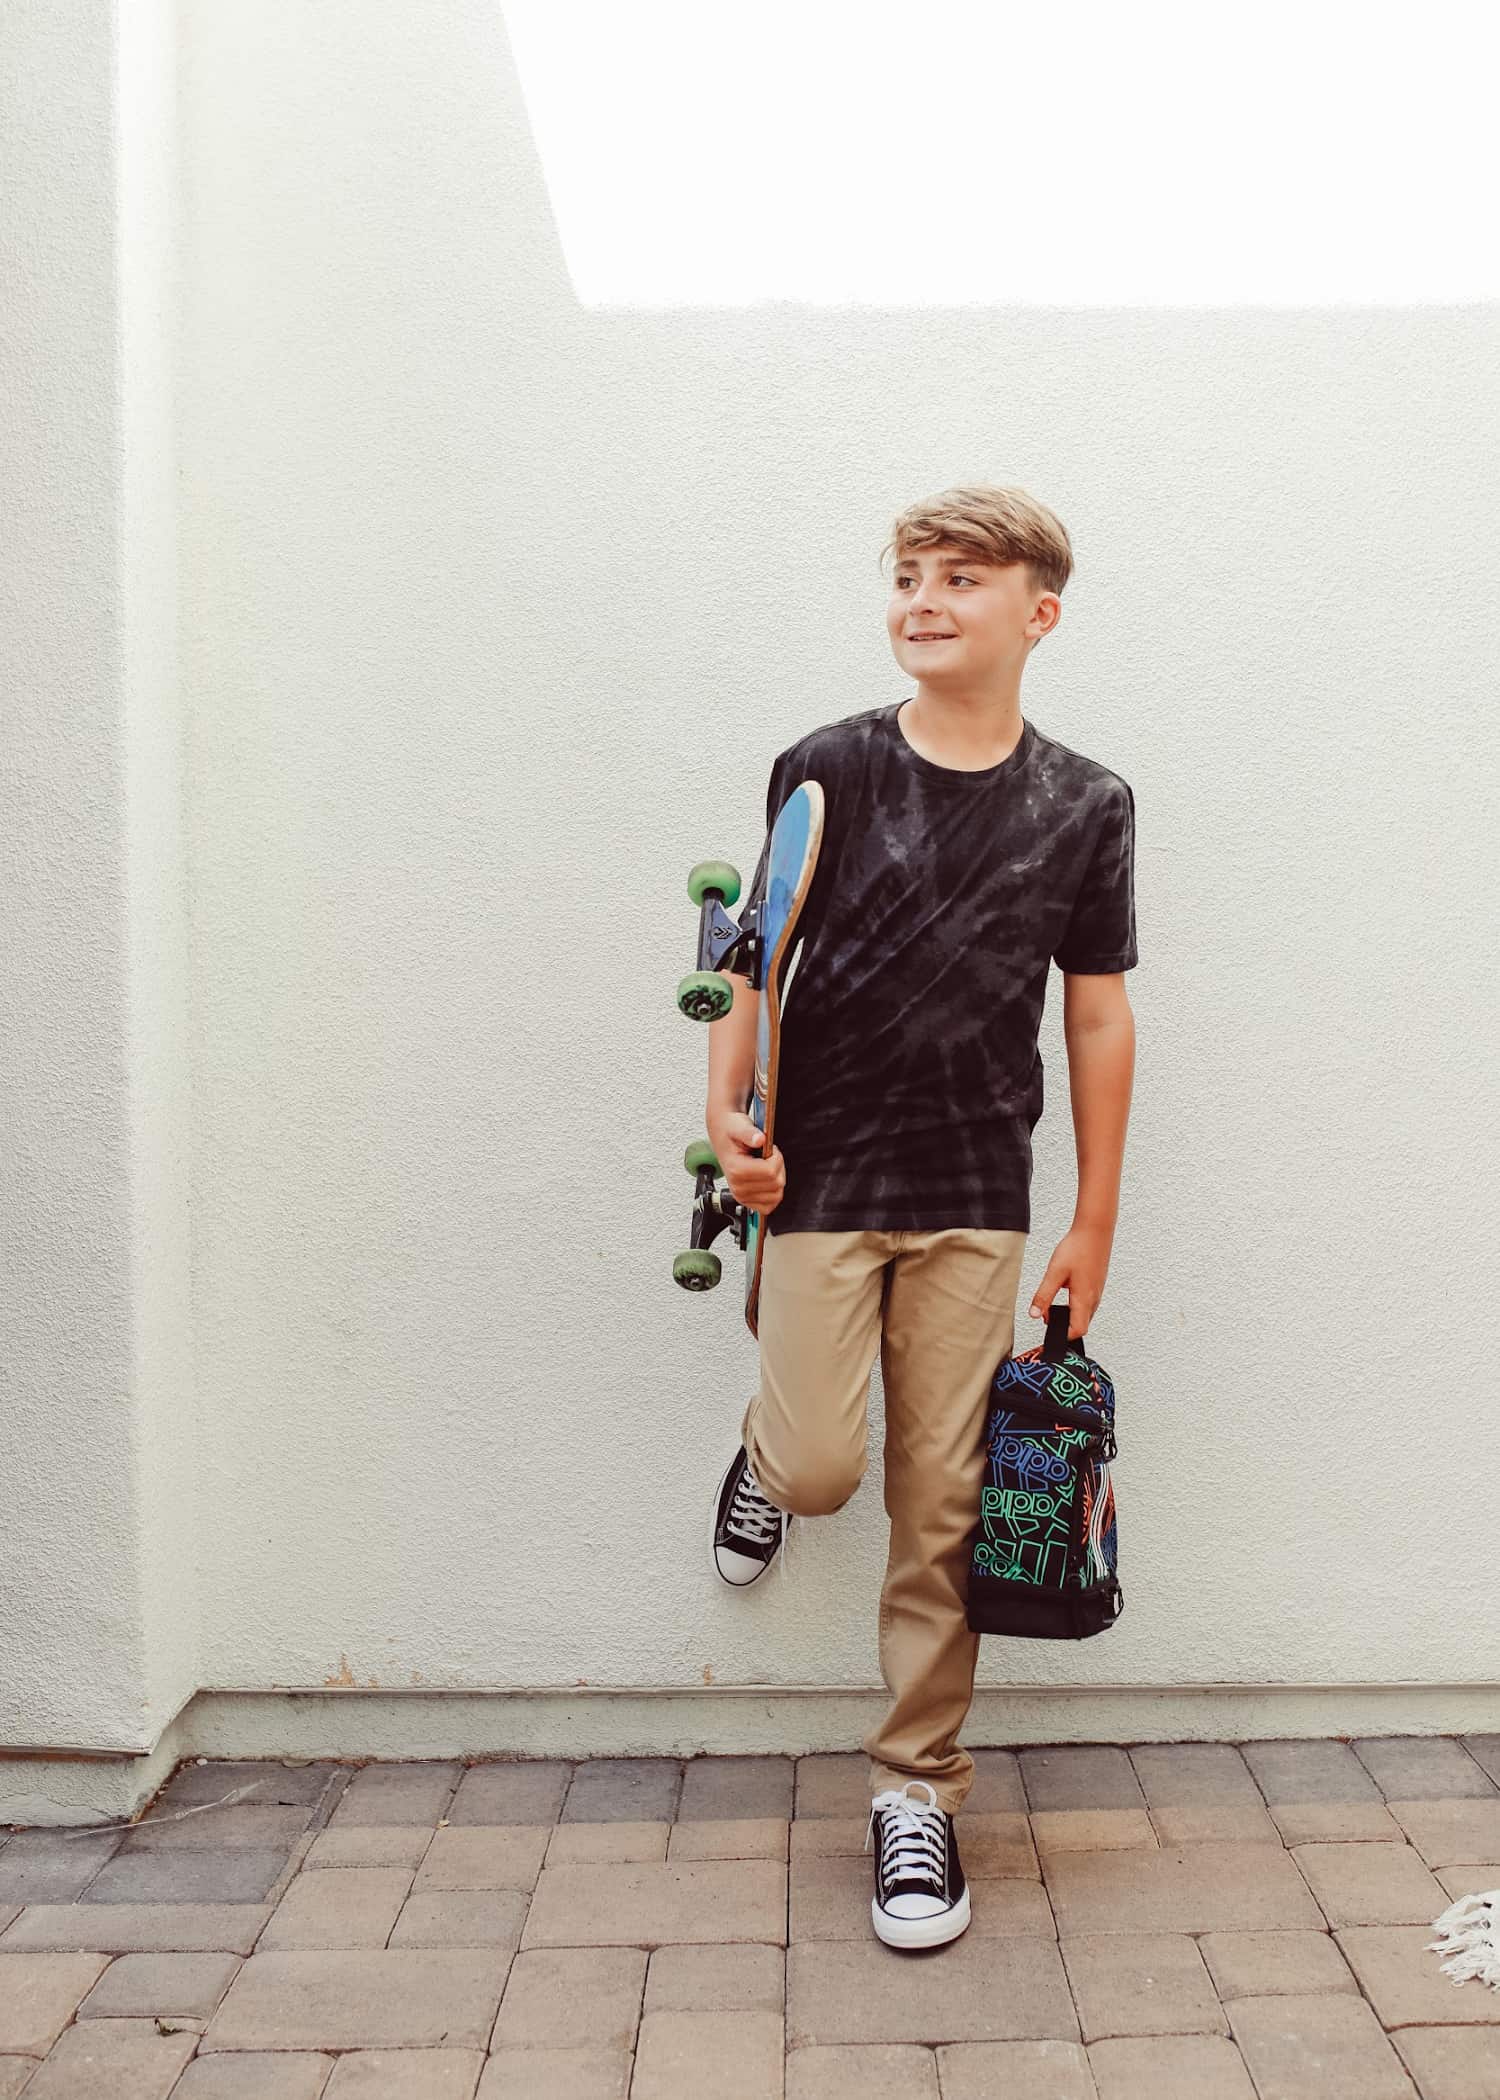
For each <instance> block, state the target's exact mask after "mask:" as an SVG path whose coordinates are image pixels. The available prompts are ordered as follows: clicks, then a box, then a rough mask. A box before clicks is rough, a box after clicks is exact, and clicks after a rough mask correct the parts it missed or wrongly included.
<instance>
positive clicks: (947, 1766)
mask: <svg viewBox="0 0 1500 2100" xmlns="http://www.w3.org/2000/svg"><path fill="white" fill-rule="evenodd" d="M890 546H891V548H892V549H893V551H894V554H895V557H896V562H895V568H894V570H893V574H892V584H891V596H890V600H889V603H888V606H887V613H886V622H887V627H888V630H889V634H890V641H891V647H892V649H893V650H894V652H895V656H896V661H897V662H898V663H899V664H900V666H901V667H902V670H903V671H904V672H906V673H907V675H908V676H910V677H913V678H914V679H915V680H916V691H915V693H914V694H913V695H912V696H911V697H909V698H907V699H906V700H904V701H902V702H896V703H892V704H890V705H888V706H884V707H875V708H870V709H867V710H864V711H863V712H861V713H857V714H853V715H848V716H846V717H844V719H843V720H841V721H837V722H832V723H828V724H826V725H824V726H823V727H821V728H816V729H813V730H811V731H809V733H808V734H807V735H805V736H804V737H802V738H801V739H799V741H797V742H796V743H794V744H792V745H790V746H789V747H788V748H787V749H786V750H785V751H783V752H781V753H780V754H779V755H778V757H777V759H776V761H775V763H774V765H773V767H772V772H771V782H770V789H769V792H768V795H767V798H766V825H767V831H768V832H769V830H770V827H771V825H772V824H774V822H775V820H776V816H777V814H778V812H779V810H780V808H781V805H782V803H783V802H784V801H785V800H786V798H787V796H788V795H789V794H790V793H791V791H792V789H793V788H794V787H795V786H796V785H797V783H798V782H799V781H801V780H807V779H811V780H818V781H820V782H821V783H822V785H823V789H824V793H825V797H826V814H825V820H824V822H825V828H824V835H823V844H822V850H821V853H820V856H819V861H818V867H817V871H816V873H815V875H814V878H813V882H812V886H811V889H810V891H809V894H808V898H807V901H806V903H805V905H804V907H803V920H802V923H801V926H800V927H799V934H800V936H801V939H802V953H801V955H800V957H799V958H798V959H797V962H796V968H795V984H794V988H793V989H792V991H791V993H790V996H789V999H788V1002H787V1008H786V1013H785V1015H784V1018H783V1023H782V1048H781V1076H780V1082H779V1087H778V1094H777V1108H776V1139H777V1142H776V1144H775V1145H774V1146H773V1148H772V1150H771V1153H770V1156H769V1157H768V1158H762V1157H760V1155H759V1153H758V1152H757V1150H756V1147H757V1146H759V1145H760V1144H761V1143H762V1135H761V1133H760V1132H759V1131H758V1130H757V1129H756V1126H755V1124H754V1123H753V1122H752V1120H751V1118H750V1116H749V1115H748V1114H747V1113H746V1112H745V1110H746V1103H747V1101H748V1099H749V1095H750V1090H751V1084H752V1079H753V1072H754V1059H755V1024H756V1000H755V997H754V995H753V994H752V993H751V992H750V988H749V980H748V978H745V977H741V978H738V979H736V980H735V994H736V996H735V1003H734V1006H733V1008H732V1009H731V1011H730V1012H729V1013H728V1014H727V1015H725V1017H724V1018H723V1019H722V1020H720V1021H716V1022H714V1023H713V1024H712V1026H711V1028H710V1030H709V1085H708V1106H707V1113H706V1118H705V1121H706V1126H707V1130H708V1136H709V1139H710V1141H711V1142H712V1144H713V1146H714V1149H715V1151H716V1152H717V1154H718V1157H719V1159H720V1161H721V1162H722V1163H723V1168H724V1174H725V1179H726V1180H727V1182H728V1184H729V1187H730V1191H731V1193H732V1194H733V1195H734V1196H735V1197H737V1198H738V1200H739V1201H740V1202H742V1203H745V1204H748V1205H750V1206H751V1207H752V1208H754V1209H757V1210H759V1211H760V1212H761V1213H762V1215H763V1216H764V1217H765V1219H766V1224H765V1232H766V1245H765V1252H764V1257H763V1268H762V1275H761V1295H760V1311H759V1340H760V1387H759V1390H758V1391H757V1392H756V1394H755V1395H754V1397H753V1398H752V1399H751V1401H750V1403H749V1406H748V1407H747V1408H746V1410H745V1415H744V1420H743V1422H742V1424H741V1448H740V1449H739V1450H738V1451H737V1452H736V1453H735V1456H734V1458H733V1460H732V1461H731V1463H730V1465H729V1468H728V1470H727V1472H726V1473H725V1475H724V1477H723V1480H722V1482H721V1483H720V1487H719V1493H718V1498H717V1503H716V1506H715V1528H714V1534H713V1544H714V1560H715V1565H716V1567H717V1568H718V1571H719V1573H720V1574H721V1575H722V1576H723V1577H724V1578H725V1579H726V1580H727V1581H729V1582H733V1583H736V1584H741V1585H743V1584H745V1583H747V1582H751V1581H754V1580H755V1579H756V1578H757V1577H758V1576H759V1575H761V1574H762V1573H763V1572H764V1571H765V1569H766V1568H767V1567H768V1566H769V1565H770V1562H771V1560H772V1558H773V1557H774V1555H775V1553H776V1551H777V1549H778V1547H779V1546H780V1545H781V1544H782V1541H783V1539H784V1537H785V1536H786V1534H787V1530H788V1527H789V1525H790V1523H791V1518H792V1515H793V1514H794V1513H795V1514H796V1515H799V1516H813V1515H820V1514H824V1513H826V1512H829V1511H832V1510H835V1509H839V1508H841V1507H842V1506H843V1504H844V1503H845V1502H847V1501H848V1499H849V1497H850V1496H851V1495H852V1494H853V1493H854V1490H855V1488H856V1487H857V1486H858V1484H859V1481H860V1478H861V1476H862V1474H863V1472H864V1470H865V1464H866V1457H867V1453H866V1404H867V1393H868V1381H869V1375H870V1370H871V1367H872V1364H873V1361H874V1357H875V1352H876V1348H877V1345H878V1347H879V1350H880V1359H881V1369H882V1382H883V1386H884V1391H885V1464H884V1471H885V1480H884V1496H885V1507H886V1511H887V1514H888V1515H889V1518H890V1546H889V1555H888V1560H887V1565H886V1573H885V1582H884V1587H883V1589H882V1592H881V1600H880V1622H879V1650H880V1669H881V1675H882V1677H883V1679H884V1681H885V1684H886V1688H887V1690H888V1691H889V1692H890V1693H891V1695H892V1704H891V1707H890V1710H889V1712H888V1713H887V1715H886V1717H885V1719H884V1721H882V1722H881V1724H880V1725H879V1727H877V1728H875V1729H873V1730H872V1731H871V1733H870V1734H869V1735H868V1736H866V1737H865V1739H864V1742H863V1744H862V1746H861V1747H862V1748H863V1749H864V1750H865V1751H867V1752H868V1754H869V1757H870V1760H871V1766H870V1785H871V1793H872V1799H871V1808H870V1824H869V1828H868V1829H867V1831H866V1835H865V1842H866V1847H867V1848H868V1846H869V1844H870V1840H871V1836H872V1834H875V1833H877V1832H878V1842H877V1844H876V1848H875V1894H874V1896H873V1898H872V1901H871V1918H872V1921H873V1923H874V1927H875V1931H876V1933H877V1934H878V1935H879V1937H880V1938H881V1939H882V1940H884V1941H886V1942H887V1943H888V1944H889V1945H893V1946H904V1947H916V1946H933V1945H936V1944H938V1943H940V1942H942V1941H945V1940H949V1939H952V1938H954V1937H956V1936H957V1934H959V1933H961V1932H962V1931H963V1930H964V1929H965V1927H966V1926H967V1925H968V1923H969V1892H968V1888H967V1886H966V1884H965V1881H964V1875H963V1869H962V1866H961V1864H960V1861H959V1856H958V1842H957V1837H956V1835H955V1830H954V1816H955V1814H956V1812H957V1810H958V1808H959V1807H960V1806H961V1804H962V1802H963V1800H964V1797H965V1796H966V1794H967V1793H968V1791H969V1787H970V1785H971V1783H972V1780H973V1775H974V1764H973V1759H972V1758H971V1757H970V1756H969V1754H968V1752H967V1751H965V1750H963V1749H961V1748H960V1747H959V1745H958V1740H957V1738H958V1731H959V1728H960V1726H961V1725H962V1723H963V1720H964V1717H965V1715H966V1714H967V1712H968V1709H969V1705H970V1703H971V1700H972V1696H973V1689H974V1666H975V1662H976V1660H977V1657H978V1649H979V1636H978V1634H977V1633H973V1632H971V1631H970V1630H969V1627H968V1625H967V1621H966V1597H967V1573H968V1570H967V1553H966V1548H967V1546H968V1542H969V1539H970V1535H971V1533H972V1529H973V1526H974V1524H975V1522H976V1519H977V1514H978V1508H979V1490H980V1484H981V1478H982V1474H983V1469H984V1457H985V1453H984V1432H985V1421H986V1414H987V1402H988V1396H989V1387H990V1381H991V1379H992V1377H993V1375H994V1371H995V1368H996V1365H997V1364H998V1363H999V1362H1000V1361H1001V1359H1002V1358H1003V1357H1005V1356H1007V1355H1009V1354H1010V1353H1011V1349H1012V1344H1013V1341H1014V1337H1015V1305H1016V1289H1017V1285H1018V1281H1019V1278H1020V1273H1021V1264H1022V1259H1023V1256H1024V1252H1025V1247H1026V1240H1027V1235H1028V1234H1029V1232H1030V1228H1031V1206H1030V1187H1031V1133H1032V1130H1033V1129H1034V1128H1035V1126H1036V1124H1037V1122H1038V1120H1039V1119H1040V1116H1041V1113H1042V1063H1041V1058H1040V1056H1039V1054H1038V1050H1037V1039H1038V1032H1039V1028H1040V1023H1041V1016H1042V1010H1043V1005H1044V1001H1045V996H1046V986H1047V970H1048V964H1049V962H1050V961H1053V960H1055V961H1056V962H1057V964H1058V967H1059V968H1060V969H1061V970H1062V972H1063V1026H1064V1034H1065V1038H1066V1042H1067V1051H1068V1069H1069V1082H1070V1089H1071V1094H1072V1107H1073V1120H1074V1127H1075V1134H1076V1141H1077V1151H1078V1176H1079V1181H1078V1200H1077V1205H1076V1208H1075V1210H1074V1215H1073V1223H1072V1227H1071V1229H1070V1230H1069V1231H1068V1232H1067V1234H1066V1235H1065V1236H1064V1237H1063V1239H1062V1240H1061V1241H1060V1242H1059V1243H1058V1245H1057V1247H1056V1249H1055V1251H1054V1253H1053V1255H1052V1259H1051V1261H1050V1262H1049V1263H1048V1265H1047V1268H1046V1270H1045V1272H1044V1273H1043V1275H1042V1278H1041V1282H1040V1284H1039V1285H1038V1287H1037V1290H1036V1294H1035V1296H1034V1298H1033V1299H1032V1301H1031V1304H1030V1311H1031V1315H1032V1317H1033V1318H1034V1319H1042V1320H1045V1318H1046V1315H1047V1310H1048V1308H1049V1306H1050V1305H1051V1302H1052V1300H1053V1298H1054V1297H1055V1296H1056V1294H1057V1293H1058V1292H1059V1291H1060V1290H1066V1292H1067V1294H1068V1304H1069V1308H1070V1314H1071V1317H1070V1320H1069V1334H1070V1336H1075V1337H1076V1336H1081V1335H1082V1334H1084V1333H1085V1331H1086V1330H1087V1327H1088V1324H1089V1321H1090V1320H1091V1319H1092V1317H1093V1314H1094V1311H1095V1309H1096V1307H1097V1306H1098V1303H1099V1300H1100V1297H1101V1295H1102V1293H1103V1289H1104V1278H1105V1272H1106V1270H1107V1268H1108V1266H1109V1252H1110V1243H1111V1240H1112V1238H1113V1236H1114V1227H1115V1219H1116V1213H1117V1209H1118V1202H1119V1185H1120V1164H1121V1159H1122V1156H1123V1152H1124V1144H1125V1125H1126V1119H1127V1117H1128V1114H1129V1107H1130V1090H1131V1083H1132V1077H1133V1070H1134V1059H1135V1023H1134V1019H1133V1016H1132V1014H1131V1010H1130V1005H1129V1002H1128V999H1127V997H1126V993H1125V981H1124V974H1123V973H1124V972H1125V971H1126V970H1129V969H1133V968H1134V967H1135V963H1136V940H1135V899H1134V820H1135V798H1134V795H1133V794H1132V792H1131V789H1130V788H1129V786H1128V785H1127V784H1126V782H1125V781H1124V780H1122V779H1121V778H1120V776H1119V775H1118V774H1117V773H1113V772H1111V771H1109V770H1108V769H1107V768H1106V767H1104V766H1102V765H1100V764H1097V763H1096V762H1095V761H1093V760H1092V759H1088V758H1084V757H1081V756H1080V755H1079V754H1078V753H1077V752H1074V751H1071V750H1069V749H1068V748H1067V747H1066V746H1065V745H1063V744H1059V743H1056V742H1054V741H1053V740H1052V739H1051V738H1050V737H1048V736H1045V735H1043V733H1042V732H1041V731H1040V730H1039V729H1037V728H1036V727H1035V725H1034V724H1033V723H1031V722H1030V721H1027V720H1026V719H1025V718H1023V716H1022V714H1021V705H1020V691H1021V675H1022V672H1023V671H1024V669H1025V667H1026V661H1027V658H1028V657H1029V655H1030V653H1031V651H1032V649H1033V648H1035V646H1036V644H1037V642H1038V641H1040V639H1041V637H1042V636H1043V635H1044V634H1047V633H1050V631H1051V630H1052V629H1053V628H1054V627H1055V626H1056V625H1057V622H1058V619H1059V617H1060V614H1061V609H1062V608H1061V604H1060V601H1059V597H1058V593H1059V592H1060V591H1061V590H1062V589H1063V586H1064V585H1065V584H1066V582H1067V580H1068V577H1069V575H1070V574H1071V572H1072V566H1073V561H1072V547H1071V544H1070V542H1069V539H1068V535H1067V533H1066V531H1065V530H1064V528H1063V525H1062V523H1061V521H1060V520H1059V519H1058V518H1057V517H1056V516H1054V514H1053V513H1052V512H1051V511H1050V510H1048V509H1046V507H1045V506H1044V505H1042V504H1040V503H1037V502H1035V501H1034V500H1033V499H1032V498H1031V497H1029V496H1028V495H1026V493H1025V492H1024V491H1023V490H1020V489H1013V488H993V487H960V488H953V489H948V490H945V491H944V492H943V493H942V494H941V495H939V496H936V497H934V498H932V499H931V500H930V501H928V502H924V503H918V504H915V505H913V506H912V507H911V508H910V509H908V510H906V511H904V512H903V513H902V514H901V515H900V516H899V517H898V518H897V520H896V524H895V531H894V535H893V538H892V541H891V542H890ZM929 637H931V638H930V639H929ZM765 873H766V853H765V851H764V850H763V851H762V854H761V859H760V864H759V866H758V867H757V869H756V873H755V877H754V880H753V881H752V884H751V887H750V890H749V892H748V895H747V897H746V903H747V904H748V903H750V902H752V901H754V900H755V899H757V898H758V897H760V896H761V895H763V894H764V882H765ZM795 938H796V937H795V936H794V942H795ZM784 1567H785V1560H784V1558H783V1569H784Z"/></svg>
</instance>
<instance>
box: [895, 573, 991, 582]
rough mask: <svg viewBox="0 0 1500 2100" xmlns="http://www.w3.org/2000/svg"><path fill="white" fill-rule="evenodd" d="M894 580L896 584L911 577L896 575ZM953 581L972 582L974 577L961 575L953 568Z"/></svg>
mask: <svg viewBox="0 0 1500 2100" xmlns="http://www.w3.org/2000/svg"><path fill="white" fill-rule="evenodd" d="M896 581H897V583H898V584H901V583H910V582H911V581H912V579H911V577H910V576H898V577H897V578H896ZM953 581H954V582H955V583H972V582H973V581H974V579H973V577H972V576H964V575H961V574H959V573H958V572H957V571H956V570H955V572H954V576H953Z"/></svg>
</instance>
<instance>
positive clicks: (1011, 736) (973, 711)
mask: <svg viewBox="0 0 1500 2100" xmlns="http://www.w3.org/2000/svg"><path fill="white" fill-rule="evenodd" d="M896 727H897V728H898V729H899V730H900V731H901V734H902V735H903V736H904V737H905V738H906V741H907V742H908V743H909V744H910V745H911V747H912V749H913V750H914V751H915V752H916V753H917V756H918V757H919V758H926V759H930V760H931V761H932V763H933V764H934V765H935V766H950V767H952V768H953V770H954V771H955V772H960V773H981V772H983V771H984V770H985V769H986V768H987V767H989V766H998V765H999V764H1000V763H1001V761H1002V760H1004V759H1007V758H1009V756H1010V754H1011V753H1012V751H1014V750H1015V748H1016V746H1017V744H1019V743H1020V741H1021V735H1022V732H1023V731H1024V729H1025V727H1026V724H1025V721H1024V719H1023V717H1022V714H1021V694H1020V689H1019V687H1018V688H1017V689H1016V691H1015V692H1013V693H982V694H966V695H956V694H942V693H933V692H931V691H929V690H927V689H926V688H925V687H923V686H921V685H919V686H918V687H917V690H916V692H915V694H914V695H913V696H912V698H911V699H910V700H907V701H904V702H903V703H902V705H901V706H900V707H899V708H898V709H897V711H896Z"/></svg>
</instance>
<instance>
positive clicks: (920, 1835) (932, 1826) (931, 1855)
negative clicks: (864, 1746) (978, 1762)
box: [864, 1779, 948, 1889]
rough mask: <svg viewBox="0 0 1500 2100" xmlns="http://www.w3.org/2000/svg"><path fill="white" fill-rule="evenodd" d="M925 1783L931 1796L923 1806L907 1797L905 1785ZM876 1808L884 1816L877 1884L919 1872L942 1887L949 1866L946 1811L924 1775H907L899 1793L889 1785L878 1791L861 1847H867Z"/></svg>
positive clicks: (917, 1874) (901, 1878)
mask: <svg viewBox="0 0 1500 2100" xmlns="http://www.w3.org/2000/svg"><path fill="white" fill-rule="evenodd" d="M914 1786H925V1787H926V1788H927V1791H928V1793H929V1794H930V1795H931V1796H932V1800H931V1804H930V1805H929V1806H927V1807H925V1808H924V1807H923V1806H922V1805H921V1804H920V1803H918V1802H914V1801H911V1800H909V1799H908V1798H907V1787H914ZM877 1808H878V1809H879V1810H880V1811H881V1813H882V1814H883V1815H884V1817H885V1822H884V1825H883V1826H882V1829H881V1849H880V1885H881V1887H882V1888H889V1887H890V1886H891V1884H892V1883H893V1882H896V1881H905V1880H907V1879H908V1878H909V1877H912V1876H920V1878H921V1879H922V1880H923V1881H930V1882H931V1883H932V1884H933V1887H934V1888H936V1889H941V1888H942V1886H943V1877H944V1874H945V1873H946V1872H947V1866H948V1836H947V1830H946V1827H945V1825H944V1821H943V1818H944V1813H945V1811H944V1810H942V1809H941V1808H939V1807H938V1798H937V1791H936V1789H935V1788H934V1787H932V1786H931V1785H929V1783H928V1782H927V1780H925V1779H909V1780H908V1781H907V1782H906V1786H905V1787H902V1789H901V1790H900V1792H899V1793H898V1792H897V1791H896V1790H895V1789H894V1788H889V1789H887V1791H886V1792H885V1793H883V1794H877V1795H876V1796H875V1798H874V1800H873V1801H872V1802H871V1803H870V1821H869V1825H868V1827H867V1828H866V1830H865V1843H864V1849H865V1851H866V1852H868V1851H869V1849H870V1838H871V1836H872V1834H873V1832H874V1829H875V1811H876V1809H877Z"/></svg>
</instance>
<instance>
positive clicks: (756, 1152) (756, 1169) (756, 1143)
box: [706, 1109, 786, 1217]
mask: <svg viewBox="0 0 1500 2100" xmlns="http://www.w3.org/2000/svg"><path fill="white" fill-rule="evenodd" d="M706 1128H707V1130H708V1141H709V1143H710V1144H711V1145H712V1146H713V1148H714V1152H715V1154H716V1155H717V1157H718V1161H719V1165H720V1166H721V1167H722V1168H723V1169H724V1179H725V1180H726V1181H727V1182H728V1184H729V1193H730V1195H731V1196H733V1197H734V1199H735V1201H736V1203H743V1204H744V1205H745V1207H746V1209H747V1210H758V1211H759V1212H760V1214H761V1216H762V1217H764V1216H765V1215H766V1213H767V1212H768V1211H773V1210H774V1209H775V1208H776V1206H777V1204H778V1203H779V1202H780V1201H781V1198H782V1195H783V1193H784V1191H785V1189H786V1161H785V1159H784V1158H783V1156H782V1153H781V1148H780V1146H778V1145H773V1146H772V1147H771V1154H770V1157H769V1158H768V1159H763V1158H762V1157H761V1148H762V1147H763V1146H764V1144H765V1132H764V1131H763V1130H761V1129H759V1128H758V1126H757V1125H756V1123H755V1121H754V1120H753V1118H752V1117H750V1116H747V1115H745V1114H744V1113H743V1111H742V1110H740V1109H731V1110H730V1111H729V1112H728V1114H726V1115H721V1116H710V1117H709V1118H708V1121H707V1125H706Z"/></svg>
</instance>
